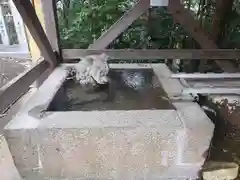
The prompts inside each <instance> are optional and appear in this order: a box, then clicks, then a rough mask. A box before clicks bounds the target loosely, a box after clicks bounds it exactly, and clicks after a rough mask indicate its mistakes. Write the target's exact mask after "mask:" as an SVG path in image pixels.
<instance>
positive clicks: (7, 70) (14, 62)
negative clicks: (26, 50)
mask: <svg viewBox="0 0 240 180" xmlns="http://www.w3.org/2000/svg"><path fill="white" fill-rule="evenodd" d="M30 66H31V60H30V59H18V58H0V87H2V86H3V85H5V84H6V83H7V82H9V81H10V80H12V79H13V78H14V77H16V76H18V75H19V74H21V73H22V72H24V70H26V69H28V68H30Z"/></svg>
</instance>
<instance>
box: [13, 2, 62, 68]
mask: <svg viewBox="0 0 240 180" xmlns="http://www.w3.org/2000/svg"><path fill="white" fill-rule="evenodd" d="M13 2H14V4H15V6H16V8H17V10H18V11H19V13H20V15H21V16H22V19H23V21H24V23H25V24H26V26H27V28H28V30H29V32H30V33H31V35H32V37H33V38H34V40H35V41H36V43H37V45H38V47H39V49H40V51H41V54H42V56H43V57H44V59H46V60H47V61H48V62H49V63H50V66H51V68H54V67H55V66H56V65H57V64H58V63H59V62H58V60H57V58H56V56H55V54H54V52H53V50H52V47H51V45H50V43H49V41H48V38H47V36H46V34H45V32H44V30H43V27H42V25H41V23H40V21H39V19H38V17H37V14H36V12H35V10H34V8H33V6H32V4H31V2H30V0H13Z"/></svg>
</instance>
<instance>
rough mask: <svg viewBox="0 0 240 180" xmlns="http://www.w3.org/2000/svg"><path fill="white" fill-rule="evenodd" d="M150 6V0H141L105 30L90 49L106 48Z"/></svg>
mask: <svg viewBox="0 0 240 180" xmlns="http://www.w3.org/2000/svg"><path fill="white" fill-rule="evenodd" d="M149 7H150V0H139V1H138V2H137V3H136V4H135V5H134V6H133V7H132V8H131V9H130V10H129V11H128V12H126V13H125V14H124V15H123V16H122V17H121V18H120V19H119V20H118V21H117V22H116V23H115V24H113V25H112V26H111V27H110V28H109V29H108V30H107V31H106V32H104V33H103V34H102V35H101V36H100V37H99V38H98V39H97V40H96V41H95V42H94V43H93V44H92V45H90V46H89V47H88V48H89V49H105V48H106V47H107V46H108V45H109V44H110V43H111V42H112V41H113V40H114V39H116V38H117V37H118V36H119V35H120V34H121V33H122V32H123V31H124V30H126V29H127V28H128V27H129V26H130V25H131V24H132V23H133V22H134V21H135V20H136V19H138V18H139V17H140V16H141V15H142V14H143V13H144V12H146V11H147V10H148V9H149Z"/></svg>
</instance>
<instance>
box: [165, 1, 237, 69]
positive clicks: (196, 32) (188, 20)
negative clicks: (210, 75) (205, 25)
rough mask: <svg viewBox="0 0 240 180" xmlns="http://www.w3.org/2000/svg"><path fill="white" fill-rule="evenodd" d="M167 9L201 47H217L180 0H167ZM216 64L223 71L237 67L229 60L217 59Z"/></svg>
mask: <svg viewBox="0 0 240 180" xmlns="http://www.w3.org/2000/svg"><path fill="white" fill-rule="evenodd" d="M168 10H169V11H170V12H171V14H172V16H173V18H174V20H175V21H176V22H177V23H179V24H181V25H182V26H183V27H184V28H185V30H186V31H187V32H188V33H189V34H190V35H191V36H192V37H193V38H194V39H195V40H196V41H197V42H198V43H199V45H200V46H201V48H203V49H217V48H218V47H217V45H216V44H215V42H214V41H213V40H212V39H211V37H210V36H209V35H208V33H206V32H204V30H203V29H202V28H201V26H200V23H198V21H197V20H195V19H194V18H193V16H192V14H191V13H190V12H189V11H188V10H187V9H185V8H184V6H183V5H182V4H181V2H180V0H169V5H168ZM216 63H217V65H218V66H219V67H220V68H221V69H222V70H223V71H225V72H237V71H238V68H236V67H234V65H233V64H232V63H231V62H230V61H227V60H226V61H218V60H216Z"/></svg>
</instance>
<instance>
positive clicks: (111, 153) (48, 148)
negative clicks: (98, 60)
mask: <svg viewBox="0 0 240 180" xmlns="http://www.w3.org/2000/svg"><path fill="white" fill-rule="evenodd" d="M70 66H71V65H69V64H63V65H61V66H59V67H57V68H56V69H55V70H54V71H53V73H52V74H51V75H50V76H49V77H48V78H47V79H46V81H45V82H44V83H43V85H42V86H41V87H40V88H39V90H38V91H37V92H36V93H35V94H34V95H33V96H32V98H31V99H30V100H29V102H28V103H27V104H26V106H25V107H24V108H23V109H22V110H21V111H20V112H19V114H18V115H17V116H16V118H14V119H13V120H12V121H11V122H10V123H9V124H8V125H7V126H6V127H5V137H6V140H7V142H8V145H9V149H10V152H11V154H12V156H13V160H14V163H15V165H16V167H17V169H18V171H19V174H20V175H21V177H23V178H24V179H27V180H32V179H34V180H38V179H39V180H40V179H41V180H42V179H49V180H50V179H52V178H55V179H169V178H173V179H186V178H197V177H198V173H199V170H200V169H201V166H202V164H203V163H204V160H205V158H206V157H205V156H204V155H205V154H206V151H207V150H208V148H209V145H210V142H211V138H212V134H213V129H214V126H213V124H212V122H211V121H210V120H209V119H208V117H207V116H206V115H205V113H204V112H203V111H202V110H201V108H200V107H199V106H198V105H197V104H196V103H193V102H190V101H177V102H175V101H172V99H171V97H173V95H174V93H177V91H179V90H180V89H181V87H180V85H179V82H178V81H177V80H171V79H169V77H170V73H171V72H170V71H169V69H168V68H167V66H166V65H164V64H155V65H150V64H148V65H139V64H113V65H110V68H111V71H110V79H111V82H110V84H109V86H108V87H107V88H105V89H100V90H99V91H97V92H96V91H94V92H93V91H85V90H83V89H82V88H81V87H80V86H79V85H78V84H76V83H75V82H74V81H73V80H69V79H68V77H69V71H68V69H69V67H70ZM136 74H141V76H135V75H136ZM134 77H135V78H136V77H137V78H139V77H141V78H139V79H138V81H135V80H136V79H135V80H134V83H130V82H133V81H132V80H133V79H134ZM179 88H180V89H179ZM175 96H176V94H175Z"/></svg>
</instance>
